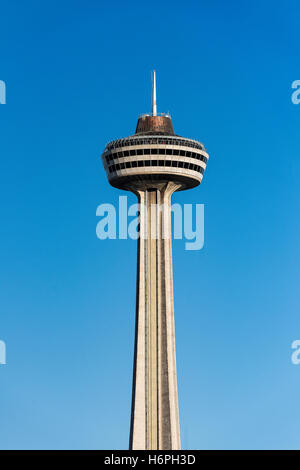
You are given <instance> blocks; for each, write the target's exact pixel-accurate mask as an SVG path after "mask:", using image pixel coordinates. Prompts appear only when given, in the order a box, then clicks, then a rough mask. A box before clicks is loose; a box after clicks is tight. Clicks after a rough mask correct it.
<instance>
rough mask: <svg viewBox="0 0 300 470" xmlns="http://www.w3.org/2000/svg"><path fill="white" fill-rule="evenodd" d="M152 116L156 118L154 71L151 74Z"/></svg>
mask: <svg viewBox="0 0 300 470" xmlns="http://www.w3.org/2000/svg"><path fill="white" fill-rule="evenodd" d="M152 116H157V107H156V73H155V70H153V72H152Z"/></svg>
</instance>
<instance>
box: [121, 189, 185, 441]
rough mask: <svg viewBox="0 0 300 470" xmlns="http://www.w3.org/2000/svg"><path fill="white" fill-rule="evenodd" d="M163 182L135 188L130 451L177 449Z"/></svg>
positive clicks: (167, 198)
mask: <svg viewBox="0 0 300 470" xmlns="http://www.w3.org/2000/svg"><path fill="white" fill-rule="evenodd" d="M179 186H180V185H178V184H176V183H173V182H167V183H164V184H163V183H161V184H157V185H156V186H155V188H153V189H143V190H140V189H139V190H136V191H135V192H136V194H137V195H138V199H139V204H140V237H139V240H138V260H137V301H136V326H135V352H134V371H133V398H132V411H131V430H130V449H150V450H151V449H160V450H163V449H166V450H170V449H180V430H179V413H178V396H177V374H176V356H175V327H174V300H173V273H172V237H171V195H172V193H173V192H174V191H176V189H178V188H179Z"/></svg>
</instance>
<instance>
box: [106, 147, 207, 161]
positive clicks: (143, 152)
mask: <svg viewBox="0 0 300 470" xmlns="http://www.w3.org/2000/svg"><path fill="white" fill-rule="evenodd" d="M136 155H178V156H181V157H190V158H196V159H197V160H201V161H202V162H205V163H206V162H207V157H205V156H204V155H200V154H199V153H195V152H190V151H188V150H178V149H174V148H173V149H164V148H161V149H132V150H124V152H115V153H113V154H110V155H107V156H106V157H105V158H106V162H107V163H109V162H111V161H113V160H114V158H124V157H135V156H136Z"/></svg>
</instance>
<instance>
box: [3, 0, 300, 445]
mask: <svg viewBox="0 0 300 470" xmlns="http://www.w3.org/2000/svg"><path fill="white" fill-rule="evenodd" d="M0 14H1V29H0V79H1V80H4V81H5V82H6V85H7V104H6V105H0V157H1V168H0V200H1V206H0V207H1V212H0V213H1V230H0V247H1V248H0V257H1V258H0V289H1V297H0V339H1V340H4V341H5V342H6V345H7V365H5V366H1V365H0V421H1V426H0V447H1V448H2V449H16V448H17V449H18V448H19V449H107V448H109V449H117V448H121V449H122V448H123V449H126V448H127V446H128V434H129V420H130V402H131V379H132V360H133V339H134V338H133V336H134V311H135V276H136V242H135V241H133V240H119V241H115V240H111V241H100V240H98V239H97V237H96V233H95V229H96V224H97V221H98V220H97V218H96V207H97V206H98V205H99V204H101V203H103V202H106V203H108V202H110V203H113V204H117V202H118V197H119V195H124V194H125V192H122V191H117V190H115V189H113V188H111V187H110V186H109V184H108V182H107V180H106V176H105V173H104V170H103V168H102V164H101V160H100V155H101V152H102V151H103V148H104V146H105V145H106V143H107V142H108V141H109V140H112V139H115V138H118V137H123V136H127V135H129V134H132V133H134V130H135V125H136V120H137V116H138V115H139V114H141V113H143V112H149V111H150V70H151V69H152V68H153V67H155V68H156V69H157V73H158V109H159V111H170V113H171V115H172V118H173V124H174V128H175V131H176V132H177V133H178V134H181V135H184V136H186V137H190V138H195V139H199V140H200V141H202V142H204V143H205V145H206V147H207V149H208V151H209V153H210V156H211V158H210V161H209V164H208V168H207V170H206V173H205V175H204V179H203V183H202V185H201V187H200V188H197V189H194V190H192V191H187V192H184V193H180V194H175V196H174V202H182V203H184V202H185V203H187V202H190V203H191V202H193V203H203V204H205V246H204V248H203V250H201V251H198V252H194V251H186V250H185V249H184V241H175V242H174V244H173V248H174V249H173V257H174V288H175V321H176V339H177V343H176V345H177V362H178V380H179V401H180V419H181V431H182V446H183V448H185V449H248V448H257V449H266V448H269V449H274V448H281V449H287V448H290V449H299V448H300V438H299V421H300V405H299V392H300V366H295V365H293V364H292V363H291V352H292V350H291V347H290V346H291V343H292V341H294V340H295V339H300V318H299V317H300V315H299V313H300V301H299V281H300V267H299V266H300V264H299V256H300V246H299V238H300V221H299V205H300V197H299V173H300V158H299V157H300V139H299V129H300V105H294V104H292V102H291V92H292V90H291V84H292V82H293V81H294V80H297V79H298V80H299V79H300V66H299V57H300V54H299V53H300V46H299V30H300V24H299V23H300V21H299V16H300V7H299V2H298V0H294V1H293V0H287V1H285V2H273V1H253V2H249V1H240V0H235V1H229V2H224V1H222V0H219V1H216V0H209V1H208V0H207V1H201V2H199V1H193V2H191V1H187V2H179V1H178V2H177V1H175V2H174V1H172V2H171V1H167V2H156V1H152V2H146V3H145V2H144V3H143V2H140V1H139V2H121V1H120V2H116V1H112V2H100V1H89V0H86V1H75V0H73V1H53V0H52V1H51V2H50V1H44V2H40V1H33V0H29V1H27V2H22V1H14V0H11V1H10V2H2V3H1V12H0ZM134 201H135V197H134V196H133V195H130V202H134Z"/></svg>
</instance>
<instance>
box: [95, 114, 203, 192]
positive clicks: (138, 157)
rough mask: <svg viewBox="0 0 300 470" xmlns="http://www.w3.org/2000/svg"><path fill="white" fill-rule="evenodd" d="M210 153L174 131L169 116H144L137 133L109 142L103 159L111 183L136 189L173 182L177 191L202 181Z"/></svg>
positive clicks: (194, 141) (128, 188) (192, 186)
mask: <svg viewBox="0 0 300 470" xmlns="http://www.w3.org/2000/svg"><path fill="white" fill-rule="evenodd" d="M208 158H209V156H208V154H207V152H206V150H205V148H204V146H203V145H202V144H201V143H200V142H198V141H196V140H192V139H187V138H184V137H180V136H177V135H175V134H174V131H173V126H172V121H171V118H170V117H169V116H164V115H161V116H150V115H144V116H141V117H140V118H139V120H138V124H137V128H136V133H135V134H134V135H132V136H129V137H126V138H124V139H118V140H114V141H112V142H110V143H109V144H108V145H107V146H106V148H105V150H104V152H103V154H102V161H103V164H104V168H105V170H106V174H107V177H108V181H109V183H110V184H111V185H112V186H114V187H116V188H120V189H126V190H129V191H134V190H137V189H147V188H153V187H157V185H158V184H161V183H167V182H170V181H172V182H174V183H175V184H178V185H179V188H178V191H181V190H184V189H190V188H194V187H195V186H198V185H199V184H200V183H201V180H202V178H203V173H204V170H205V168H206V163H207V160H208Z"/></svg>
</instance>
